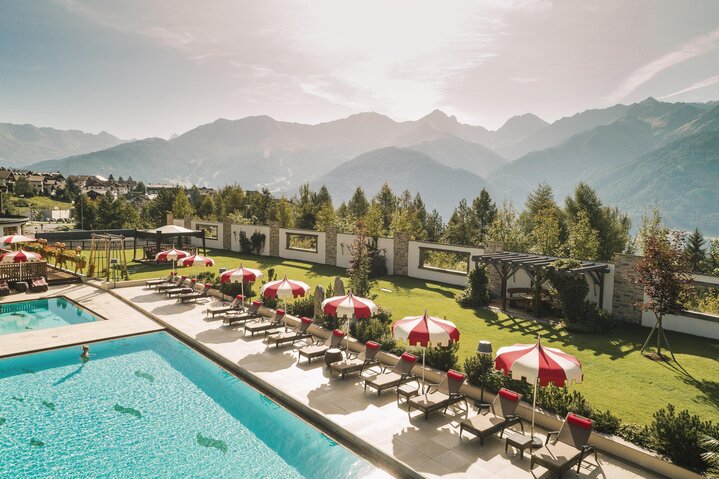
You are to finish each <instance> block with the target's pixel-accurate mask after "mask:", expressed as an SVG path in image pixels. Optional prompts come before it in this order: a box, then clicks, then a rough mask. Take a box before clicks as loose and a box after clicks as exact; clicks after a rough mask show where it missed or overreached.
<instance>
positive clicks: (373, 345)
mask: <svg viewBox="0 0 719 479" xmlns="http://www.w3.org/2000/svg"><path fill="white" fill-rule="evenodd" d="M364 345H365V346H367V347H368V348H369V349H379V348H381V347H382V345H381V344H380V343H375V342H374V341H367V342H366V343H365V344H364Z"/></svg>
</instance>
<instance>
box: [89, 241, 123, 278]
mask: <svg viewBox="0 0 719 479" xmlns="http://www.w3.org/2000/svg"><path fill="white" fill-rule="evenodd" d="M91 241H92V242H91V247H90V258H89V261H88V265H87V275H88V276H90V277H97V278H101V279H104V280H105V281H110V280H111V279H113V280H116V279H128V274H127V257H126V255H125V237H124V236H121V235H113V234H96V233H93V234H92V238H91Z"/></svg>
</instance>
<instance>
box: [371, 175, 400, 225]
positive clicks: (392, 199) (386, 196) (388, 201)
mask: <svg viewBox="0 0 719 479" xmlns="http://www.w3.org/2000/svg"><path fill="white" fill-rule="evenodd" d="M372 202H373V203H376V204H377V205H378V206H379V211H380V215H381V219H382V229H383V234H385V235H386V234H388V233H389V231H390V226H391V225H392V216H394V213H395V211H397V206H398V204H399V200H398V198H397V197H396V196H395V195H394V193H393V192H392V188H390V186H389V184H387V183H384V184H383V185H382V187H381V188H380V190H379V192H378V193H377V195H375V197H374V198H373V200H372Z"/></svg>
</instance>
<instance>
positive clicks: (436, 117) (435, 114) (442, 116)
mask: <svg viewBox="0 0 719 479" xmlns="http://www.w3.org/2000/svg"><path fill="white" fill-rule="evenodd" d="M421 120H428V121H430V122H431V121H442V122H445V121H448V120H449V121H451V122H453V123H457V117H456V116H454V115H452V116H449V115H447V114H446V113H445V112H443V111H442V110H440V109H435V110H433V111H432V113H430V114H429V115H425V116H424V117H423V118H422V119H421ZM421 120H420V121H421Z"/></svg>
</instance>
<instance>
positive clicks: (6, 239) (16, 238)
mask: <svg viewBox="0 0 719 479" xmlns="http://www.w3.org/2000/svg"><path fill="white" fill-rule="evenodd" d="M33 241H37V238H33V237H32V236H25V235H7V236H3V237H0V243H4V244H13V243H32V242H33Z"/></svg>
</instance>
